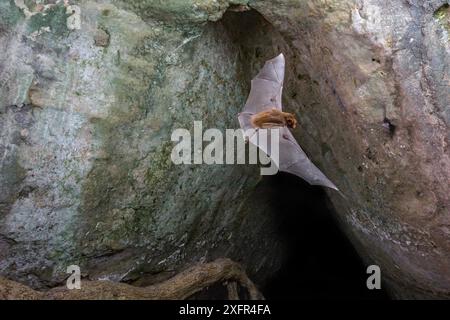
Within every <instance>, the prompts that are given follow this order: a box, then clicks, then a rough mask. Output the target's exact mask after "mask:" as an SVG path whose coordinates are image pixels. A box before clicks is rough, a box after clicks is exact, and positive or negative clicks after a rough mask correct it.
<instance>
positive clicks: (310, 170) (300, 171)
mask: <svg viewBox="0 0 450 320" xmlns="http://www.w3.org/2000/svg"><path fill="white" fill-rule="evenodd" d="M279 154H280V156H279V157H280V159H279V162H280V165H279V166H278V168H279V169H280V171H284V172H289V173H292V174H295V175H296V176H299V177H300V178H302V179H304V180H305V181H307V182H308V183H309V184H312V185H318V186H324V187H328V188H331V189H334V190H337V191H339V190H338V188H337V187H336V186H335V185H334V183H333V182H331V181H330V180H329V179H328V178H327V177H326V176H325V175H324V174H323V173H322V171H320V170H319V168H317V167H316V166H315V165H314V163H312V162H311V160H309V158H308V157H307V156H306V154H305V152H304V151H303V150H302V148H301V147H300V145H299V144H298V143H297V141H296V140H295V138H294V136H293V135H292V133H291V132H290V131H289V129H288V128H286V127H283V128H281V129H280V149H279Z"/></svg>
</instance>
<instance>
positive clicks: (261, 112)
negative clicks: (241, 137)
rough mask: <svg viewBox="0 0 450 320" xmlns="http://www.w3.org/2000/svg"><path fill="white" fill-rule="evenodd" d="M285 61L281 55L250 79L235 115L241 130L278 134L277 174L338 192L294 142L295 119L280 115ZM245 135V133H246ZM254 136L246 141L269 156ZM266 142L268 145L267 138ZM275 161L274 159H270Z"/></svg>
mask: <svg viewBox="0 0 450 320" xmlns="http://www.w3.org/2000/svg"><path fill="white" fill-rule="evenodd" d="M284 69H285V60H284V56H283V54H280V55H279V56H277V57H275V58H273V59H271V60H268V61H267V62H266V63H265V65H264V67H263V68H262V69H261V71H260V72H259V73H258V75H256V77H255V78H253V80H252V83H251V90H250V94H249V96H248V99H247V102H246V104H245V107H244V110H243V111H242V112H241V113H240V114H239V115H238V119H239V123H240V125H241V128H242V129H243V130H244V132H245V131H247V130H249V129H256V130H258V129H268V134H269V135H270V134H271V130H279V159H278V163H275V164H276V165H277V166H278V169H279V170H280V171H284V172H289V173H291V174H295V175H296V176H299V177H301V178H302V179H304V180H305V181H307V182H308V183H310V184H312V185H320V186H324V187H328V188H332V189H335V190H338V188H337V187H336V186H335V185H334V183H333V182H331V181H330V180H329V179H328V178H327V177H326V176H325V175H324V174H323V173H322V172H321V171H320V170H319V169H318V168H317V167H316V166H315V165H314V164H313V163H312V162H311V160H309V159H308V157H307V156H306V154H305V152H304V151H303V150H302V148H301V147H300V145H299V144H298V143H297V141H296V140H295V138H294V136H293V135H292V133H291V132H290V131H289V129H288V127H290V128H295V126H296V124H297V120H296V119H295V117H294V115H292V114H290V113H287V112H283V110H282V105H281V96H282V92H283V81H284ZM247 132H248V131H247ZM257 136H258V135H257V134H252V135H246V136H245V139H246V140H248V141H249V142H250V143H252V144H254V145H256V146H257V147H258V148H260V149H261V150H262V151H264V152H265V153H266V154H267V155H268V156H269V157H270V156H271V147H270V145H268V144H267V143H266V144H262V143H259V141H258V138H257ZM267 141H270V137H268V139H267ZM271 159H272V161H275V159H274V158H271Z"/></svg>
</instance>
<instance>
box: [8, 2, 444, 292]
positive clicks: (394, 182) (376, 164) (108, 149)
mask: <svg viewBox="0 0 450 320" xmlns="http://www.w3.org/2000/svg"><path fill="white" fill-rule="evenodd" d="M49 2H51V1H44V4H46V3H49ZM445 3H446V1H443V0H442V1H437V0H435V1H427V2H426V3H425V2H423V1H414V0H408V1H403V0H393V1H389V2H386V1H380V0H360V1H352V0H332V1H323V0H320V1H319V0H310V1H288V0H271V1H269V0H266V1H262V0H261V1H249V2H248V1H225V0H223V1H221V0H218V1H215V0H203V1H193V0H189V1H182V0H169V1H164V2H163V1H156V0H146V1H144V0H142V1H119V0H116V1H102V2H101V3H98V2H95V1H70V5H68V4H67V5H65V4H64V3H62V2H61V3H59V4H57V5H53V6H51V5H50V6H49V5H45V6H44V5H41V4H38V5H36V4H35V1H26V2H24V1H19V0H16V1H12V0H11V1H10V0H0V44H1V48H2V49H3V50H2V51H1V52H0V136H1V139H0V157H1V158H0V159H1V162H0V273H1V274H2V275H4V276H6V277H8V278H11V279H14V280H18V281H21V282H24V283H27V284H29V285H31V286H33V287H34V288H40V287H44V286H54V285H56V284H58V283H60V281H61V280H62V279H63V278H64V276H65V273H64V271H65V268H66V267H67V266H68V265H71V264H78V265H80V266H81V270H82V272H83V273H84V275H85V276H87V277H89V278H91V279H98V278H108V279H110V280H113V281H121V280H122V281H125V280H126V281H133V280H135V279H138V278H141V279H142V278H143V277H144V276H145V275H152V277H151V278H152V279H155V278H158V277H162V278H167V277H168V276H169V275H170V274H172V272H173V271H175V270H178V269H179V268H182V267H183V266H185V265H186V264H190V263H193V262H197V261H199V260H203V259H204V260H211V259H213V258H215V257H218V256H224V255H225V256H229V257H231V258H233V259H235V260H238V261H241V262H242V263H243V265H244V266H245V267H246V269H247V272H248V273H249V274H250V276H251V277H252V276H253V277H256V278H257V279H256V280H258V279H264V277H265V276H266V275H267V274H268V273H270V272H271V271H273V270H274V269H276V267H277V263H278V262H277V261H278V255H277V249H278V244H279V242H278V241H277V239H276V237H275V236H273V235H272V234H273V233H272V231H273V228H274V226H273V223H272V221H271V219H272V218H273V213H272V212H270V206H266V204H267V201H266V200H265V199H262V198H263V197H262V195H261V194H260V193H259V190H258V180H259V176H258V170H257V169H256V168H254V167H250V166H225V165H224V166H194V165H193V166H188V167H185V166H175V165H173V164H172V163H171V161H170V152H171V148H172V143H171V141H170V135H171V132H172V131H173V129H175V128H188V129H189V128H192V125H193V121H194V120H203V124H204V126H205V127H206V126H208V127H214V128H219V129H225V128H236V127H237V126H238V124H237V122H236V114H237V112H238V110H240V108H241V106H242V105H243V102H244V101H245V98H246V95H247V93H248V89H249V81H250V79H251V78H252V77H253V76H254V74H255V73H256V71H257V70H258V69H259V67H261V65H262V63H263V62H264V61H265V60H266V59H268V58H271V57H273V56H274V55H275V54H278V53H279V52H280V51H282V52H284V53H285V55H286V60H287V64H288V66H287V72H286V79H285V83H286V87H285V90H284V98H285V100H284V106H285V107H286V109H287V110H288V111H289V112H295V113H297V115H298V118H299V120H300V123H299V124H300V128H301V130H299V131H297V133H298V136H297V138H298V140H299V142H300V143H301V144H302V146H303V147H304V149H305V150H306V151H307V152H308V154H309V155H310V157H311V159H313V160H314V162H315V163H317V165H318V166H319V167H320V169H321V170H322V171H323V172H324V173H325V174H326V175H327V176H328V177H330V178H331V179H332V180H333V182H334V183H335V184H336V185H337V186H338V187H339V188H340V190H342V192H343V194H345V196H346V198H347V199H344V198H343V197H341V196H339V195H338V194H335V193H332V192H330V193H329V195H330V197H331V200H332V201H333V203H334V205H335V207H336V210H337V213H338V214H337V216H338V218H339V221H340V222H341V225H342V227H343V229H344V230H345V231H346V233H347V234H348V236H349V237H350V238H351V239H352V241H353V243H354V244H355V246H356V247H357V248H358V250H359V252H360V253H361V255H362V256H364V257H365V258H366V259H367V262H368V263H369V262H370V263H375V264H378V265H380V266H381V269H382V275H383V279H384V280H385V283H386V284H387V285H388V286H389V288H390V289H391V291H392V293H393V294H394V295H395V296H397V297H410V298H412V297H447V298H448V297H450V293H449V292H450V212H449V205H450V199H449V197H450V186H449V183H448V182H449V181H450V159H449V151H448V137H449V134H448V132H449V131H448V126H449V122H450V108H449V105H448V104H449V101H450V90H449V79H450V75H449V72H450V70H449V65H450V61H449V59H450V58H449V54H448V53H449V50H450V35H449V25H450V9H449V7H448V5H446V4H445ZM249 8H251V9H252V10H250V11H246V10H247V9H249ZM228 9H232V10H228Z"/></svg>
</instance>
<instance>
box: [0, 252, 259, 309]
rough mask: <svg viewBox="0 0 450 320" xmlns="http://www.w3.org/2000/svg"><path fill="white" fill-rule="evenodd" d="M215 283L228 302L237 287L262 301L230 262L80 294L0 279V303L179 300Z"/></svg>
mask: <svg viewBox="0 0 450 320" xmlns="http://www.w3.org/2000/svg"><path fill="white" fill-rule="evenodd" d="M216 283H226V284H227V290H228V298H229V299H231V300H234V299H239V294H238V290H237V284H240V285H241V286H242V287H243V288H245V289H246V290H247V291H248V295H249V297H250V299H252V300H258V299H264V297H263V295H262V294H261V293H260V292H259V290H258V289H257V288H256V286H255V284H254V283H253V282H252V281H251V280H250V279H249V278H248V276H247V274H246V273H245V271H244V270H243V268H242V267H241V265H239V264H238V263H236V262H233V261H231V260H230V259H217V260H215V261H213V262H210V263H201V264H197V265H195V266H193V267H191V268H189V269H187V270H185V271H183V272H181V273H179V274H177V275H175V276H174V277H172V278H170V279H168V280H166V281H164V282H161V283H158V284H155V285H151V286H148V287H134V286H131V285H129V284H124V283H116V282H111V281H82V282H81V289H79V290H77V289H74V290H68V289H67V288H66V287H58V288H53V289H51V290H49V291H47V292H39V291H35V290H33V289H31V288H28V287H26V286H24V285H21V284H19V283H16V282H13V281H9V280H6V279H1V278H0V299H44V300H95V299H105V300H128V299H130V300H141V299H147V300H182V299H186V298H189V297H190V296H192V295H193V294H195V293H197V292H199V291H201V290H203V289H205V288H207V287H209V286H211V285H213V284H216Z"/></svg>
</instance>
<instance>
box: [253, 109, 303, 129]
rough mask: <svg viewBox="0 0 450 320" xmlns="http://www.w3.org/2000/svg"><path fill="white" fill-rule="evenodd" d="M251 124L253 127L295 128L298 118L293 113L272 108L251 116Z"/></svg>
mask: <svg viewBox="0 0 450 320" xmlns="http://www.w3.org/2000/svg"><path fill="white" fill-rule="evenodd" d="M250 121H251V124H252V126H253V128H261V129H270V128H279V127H285V126H287V127H290V128H295V127H296V126H297V119H295V116H294V115H293V114H291V113H287V112H283V111H281V110H279V109H276V108H272V109H270V110H267V111H261V112H259V113H257V114H255V115H253V116H251V119H250Z"/></svg>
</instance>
